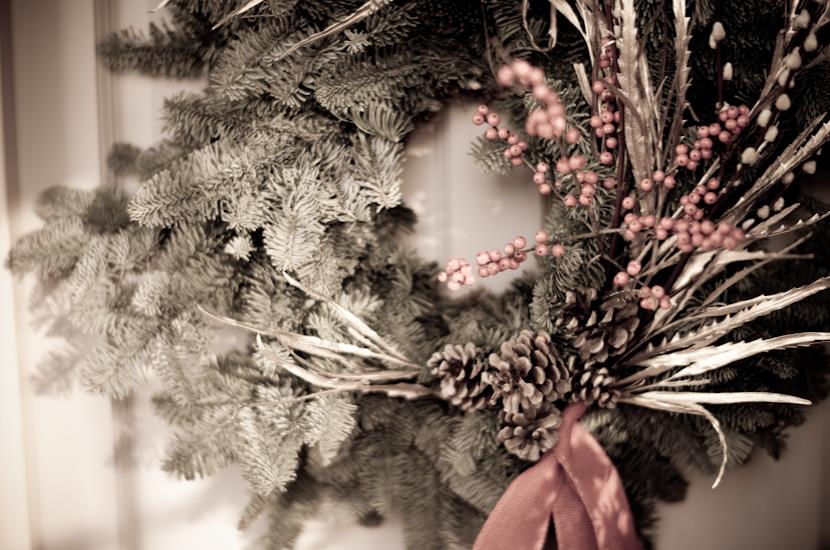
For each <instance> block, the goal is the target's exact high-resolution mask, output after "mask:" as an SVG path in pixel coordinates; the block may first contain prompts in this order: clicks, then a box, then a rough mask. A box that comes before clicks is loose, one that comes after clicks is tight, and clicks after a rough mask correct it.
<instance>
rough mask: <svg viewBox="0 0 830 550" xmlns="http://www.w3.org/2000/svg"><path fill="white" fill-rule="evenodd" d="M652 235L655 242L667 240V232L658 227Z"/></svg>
mask: <svg viewBox="0 0 830 550" xmlns="http://www.w3.org/2000/svg"><path fill="white" fill-rule="evenodd" d="M654 235H655V236H656V237H657V240H660V241H665V240H666V239H668V238H669V232H668V231H666V230H665V229H663V228H662V227H658V228H657V229H656V230H655V231H654Z"/></svg>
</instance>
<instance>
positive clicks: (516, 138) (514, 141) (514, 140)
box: [507, 134, 519, 146]
mask: <svg viewBox="0 0 830 550" xmlns="http://www.w3.org/2000/svg"><path fill="white" fill-rule="evenodd" d="M507 143H509V144H510V145H516V146H518V144H519V136H517V135H516V134H510V136H509V137H508V138H507Z"/></svg>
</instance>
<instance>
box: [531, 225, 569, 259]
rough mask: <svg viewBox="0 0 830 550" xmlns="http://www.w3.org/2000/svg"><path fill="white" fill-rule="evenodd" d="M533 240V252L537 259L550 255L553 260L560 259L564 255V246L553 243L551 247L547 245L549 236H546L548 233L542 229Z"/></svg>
mask: <svg viewBox="0 0 830 550" xmlns="http://www.w3.org/2000/svg"><path fill="white" fill-rule="evenodd" d="M533 240H534V241H536V246H535V247H534V249H533V252H534V253H535V254H536V255H537V256H539V257H543V256H547V255H548V254H550V255H551V256H553V257H554V258H561V257H562V256H564V255H565V246H564V245H563V244H562V243H554V244H553V245H550V244H548V243H549V241H550V235H548V232H547V231H545V230H543V229H540V230H539V231H537V232H536V235H534V237H533Z"/></svg>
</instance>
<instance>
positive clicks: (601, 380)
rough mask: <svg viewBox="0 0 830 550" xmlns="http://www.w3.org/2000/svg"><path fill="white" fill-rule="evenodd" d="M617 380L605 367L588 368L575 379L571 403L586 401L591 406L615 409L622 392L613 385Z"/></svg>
mask: <svg viewBox="0 0 830 550" xmlns="http://www.w3.org/2000/svg"><path fill="white" fill-rule="evenodd" d="M615 381H616V378H614V376H613V375H612V374H611V373H610V372H609V371H608V369H607V368H605V367H599V368H591V367H588V368H586V369H585V370H583V371H582V372H581V373H579V374H577V375H576V376H574V378H573V392H572V393H571V398H570V400H571V401H585V402H586V403H588V404H589V405H597V406H599V407H607V408H609V409H613V408H614V407H616V406H617V400H618V399H619V398H620V391H619V390H618V389H616V388H613V387H612V386H611V385H612V384H613V383H614V382H615Z"/></svg>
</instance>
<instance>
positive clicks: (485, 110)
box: [473, 105, 527, 166]
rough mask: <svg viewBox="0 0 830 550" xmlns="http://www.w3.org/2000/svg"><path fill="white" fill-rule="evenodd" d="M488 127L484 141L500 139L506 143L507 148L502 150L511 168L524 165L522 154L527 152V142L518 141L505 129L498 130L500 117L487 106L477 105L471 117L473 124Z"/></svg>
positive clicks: (512, 133)
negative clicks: (485, 124) (487, 125)
mask: <svg viewBox="0 0 830 550" xmlns="http://www.w3.org/2000/svg"><path fill="white" fill-rule="evenodd" d="M485 122H486V123H487V124H489V125H490V128H487V130H485V131H484V137H485V139H488V140H490V141H495V140H497V139H500V140H502V141H505V142H507V148H506V149H505V150H504V157H505V158H506V159H507V160H509V161H510V162H511V164H513V166H521V165H522V163H524V153H525V151H526V150H527V142H526V141H524V140H522V139H520V138H519V136H518V135H517V134H515V133H514V132H511V131H510V130H508V129H507V128H500V127H499V123H500V122H501V117H500V116H499V114H498V113H495V112H492V111H491V110H490V108H489V107H488V106H487V105H479V106H478V110H477V111H476V114H474V115H473V124H475V125H476V126H481V125H482V124H484V123H485Z"/></svg>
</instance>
